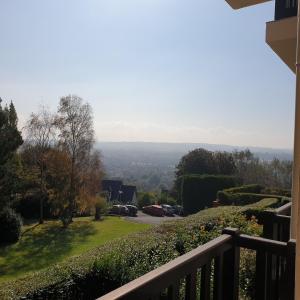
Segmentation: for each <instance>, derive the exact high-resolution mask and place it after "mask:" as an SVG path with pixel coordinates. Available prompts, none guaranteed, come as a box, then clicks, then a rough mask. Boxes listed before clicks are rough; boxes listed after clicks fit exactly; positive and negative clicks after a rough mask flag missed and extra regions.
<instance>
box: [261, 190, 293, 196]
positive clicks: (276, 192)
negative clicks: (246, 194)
mask: <svg viewBox="0 0 300 300" xmlns="http://www.w3.org/2000/svg"><path fill="white" fill-rule="evenodd" d="M262 192H263V193H264V194H271V195H278V196H285V197H288V198H290V197H291V190H284V189H277V188H264V189H263V191H262Z"/></svg>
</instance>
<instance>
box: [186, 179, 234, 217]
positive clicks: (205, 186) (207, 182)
mask: <svg viewBox="0 0 300 300" xmlns="http://www.w3.org/2000/svg"><path fill="white" fill-rule="evenodd" d="M235 185H236V178H234V177H232V176H214V175H186V176H184V178H183V193H182V197H183V208H184V213H185V214H193V213H196V212H198V211H199V210H202V209H204V208H207V207H211V206H212V202H213V201H214V200H216V194H217V192H218V191H219V190H223V189H225V188H229V187H233V186H235Z"/></svg>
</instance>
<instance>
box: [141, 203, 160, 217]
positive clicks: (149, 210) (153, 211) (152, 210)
mask: <svg viewBox="0 0 300 300" xmlns="http://www.w3.org/2000/svg"><path fill="white" fill-rule="evenodd" d="M143 212H144V213H145V214H148V215H151V216H156V217H163V216H164V215H165V213H164V210H163V208H162V207H161V206H160V205H149V206H145V207H143Z"/></svg>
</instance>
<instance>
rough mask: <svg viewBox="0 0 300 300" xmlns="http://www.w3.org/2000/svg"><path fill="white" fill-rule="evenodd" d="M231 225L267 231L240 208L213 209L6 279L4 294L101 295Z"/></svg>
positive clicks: (13, 296) (1, 295)
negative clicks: (244, 214)
mask: <svg viewBox="0 0 300 300" xmlns="http://www.w3.org/2000/svg"><path fill="white" fill-rule="evenodd" d="M227 226H229V227H236V228H240V230H241V231H242V232H244V233H247V234H255V235H258V234H260V232H261V229H260V227H259V226H258V224H257V223H256V221H255V219H253V218H252V219H251V220H250V221H249V220H247V219H246V218H245V217H244V216H243V215H242V213H241V208H239V207H218V208H211V209H207V210H205V211H201V212H199V213H198V214H195V215H192V216H189V217H187V218H184V219H182V220H177V221H172V222H167V223H164V224H162V225H160V226H157V227H154V228H151V229H149V230H148V231H147V232H146V234H145V232H141V233H137V234H133V235H131V236H127V237H126V238H123V239H119V240H114V241H112V242H110V243H108V244H106V245H103V246H100V247H98V248H95V249H93V250H91V251H88V252H86V253H84V254H82V255H81V256H79V257H73V258H70V259H68V260H66V261H64V262H62V263H59V264H57V265H54V266H51V267H49V268H47V269H45V270H41V271H39V272H35V273H31V274H29V275H27V276H26V277H25V278H20V279H17V280H15V281H11V282H4V283H1V284H0V299H6V298H8V299H19V298H21V297H24V299H95V298H97V297H99V296H101V295H102V294H105V293H107V292H109V291H110V290H112V289H115V288H117V287H119V286H120V285H122V284H124V283H126V282H128V281H130V280H132V279H134V278H137V277H139V276H141V275H143V274H145V273H147V272H148V271H151V270H153V269H155V268H157V267H158V266H160V265H162V264H164V263H166V262H168V261H170V260H172V259H174V258H176V257H178V256H179V255H181V254H184V253H186V252H188V251H190V250H192V249H194V248H195V247H197V246H199V245H201V244H204V243H206V242H208V241H209V240H211V239H213V238H215V237H217V236H218V235H220V233H221V231H222V229H223V228H224V227H227ZM250 275H251V274H250ZM250 275H249V276H250Z"/></svg>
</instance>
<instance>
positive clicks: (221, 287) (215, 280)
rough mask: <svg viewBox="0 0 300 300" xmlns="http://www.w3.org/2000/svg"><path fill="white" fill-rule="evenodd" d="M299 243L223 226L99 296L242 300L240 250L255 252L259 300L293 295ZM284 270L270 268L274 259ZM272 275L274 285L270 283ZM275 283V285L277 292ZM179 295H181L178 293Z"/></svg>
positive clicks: (113, 298) (111, 298)
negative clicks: (217, 234) (185, 250)
mask: <svg viewBox="0 0 300 300" xmlns="http://www.w3.org/2000/svg"><path fill="white" fill-rule="evenodd" d="M295 245H296V243H295V241H294V240H290V241H288V242H281V241H274V240H270V239H266V238H260V237H252V236H248V235H244V234H240V233H239V232H238V231H237V230H235V229H230V228H229V229H225V230H224V231H223V234H222V235H221V236H220V237H218V238H216V239H214V240H212V241H210V242H208V243H207V244H205V245H203V246H200V247H198V248H197V249H194V250H193V251H191V252H189V253H187V254H185V255H183V256H180V257H178V258H177V259H175V260H173V261H171V262H169V263H167V264H166V265H164V266H162V267H160V268H158V269H155V270H153V271H152V272H150V273H148V274H146V275H144V276H142V277H140V278H138V279H136V280H134V281H132V282H130V283H128V284H126V285H124V286H122V287H120V288H119V289H117V290H115V291H112V292H111V293H109V294H107V295H105V296H103V297H101V298H99V300H116V299H122V300H124V299H128V300H129V299H130V300H134V299H145V300H146V299H147V300H150V299H170V300H173V299H180V298H181V297H183V298H184V299H186V300H194V299H199V298H200V299H201V300H203V299H204V300H209V299H214V300H221V299H226V300H227V299H228V300H237V299H239V272H240V249H241V248H245V249H252V250H254V251H255V252H256V288H255V290H256V295H255V299H257V300H260V299H263V300H267V299H272V300H281V299H282V300H283V299H284V300H288V299H293V294H294V273H295V270H294V268H295ZM274 261H275V262H277V261H278V262H280V263H279V264H278V266H280V268H274V270H272V263H273V262H274ZM270 278H271V279H272V281H271V282H272V285H270V284H269V282H270ZM273 283H274V284H275V285H276V288H275V290H272V289H273V288H274V285H273ZM179 295H180V297H179Z"/></svg>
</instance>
